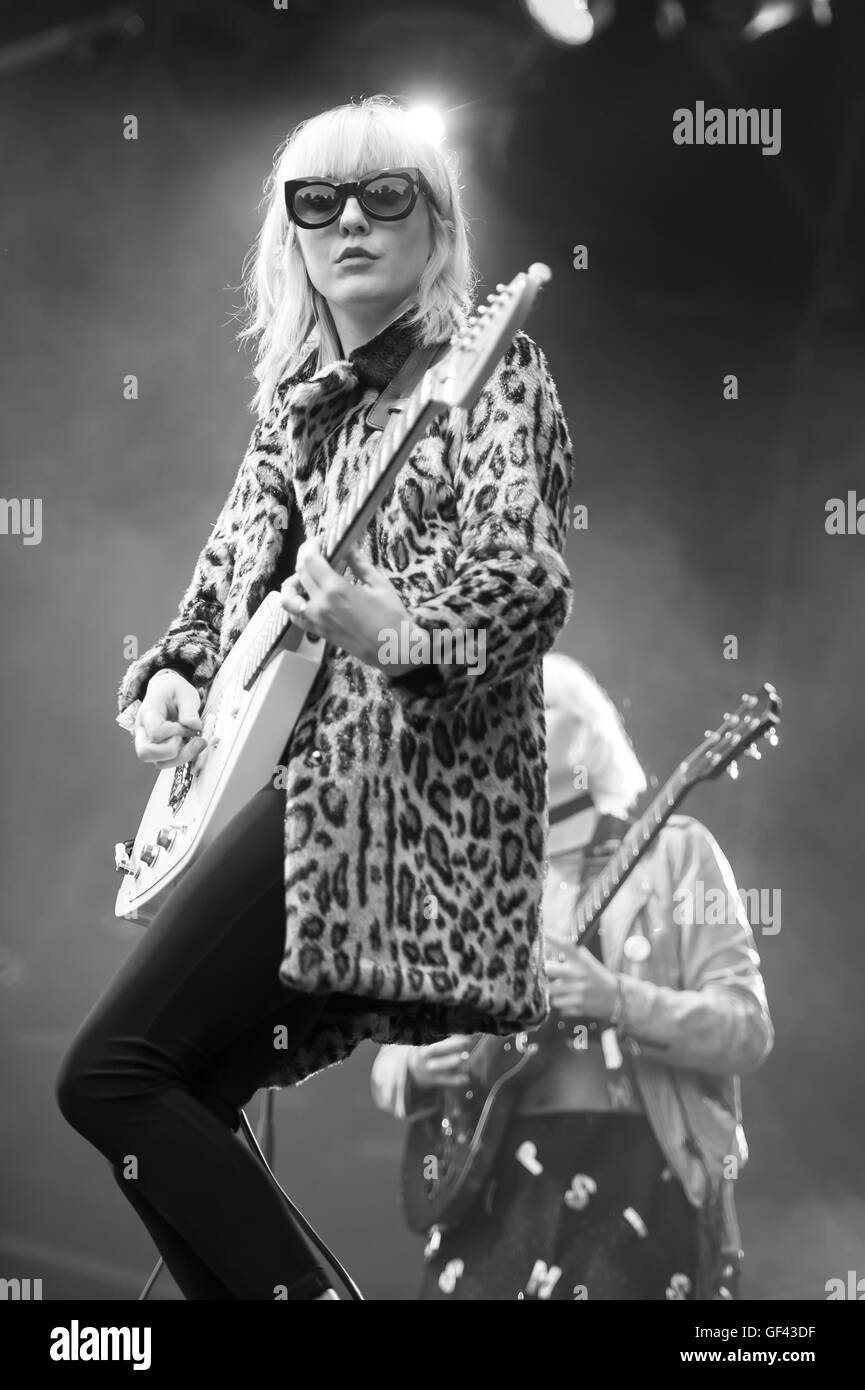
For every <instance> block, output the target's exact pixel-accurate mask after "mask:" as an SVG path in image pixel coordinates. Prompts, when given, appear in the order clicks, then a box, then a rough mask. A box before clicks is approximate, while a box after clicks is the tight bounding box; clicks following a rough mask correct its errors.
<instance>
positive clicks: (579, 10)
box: [523, 0, 616, 45]
mask: <svg viewBox="0 0 865 1390" xmlns="http://www.w3.org/2000/svg"><path fill="white" fill-rule="evenodd" d="M523 4H524V5H525V8H526V10H527V11H528V13H529V14H530V15H531V17H532V19H533V20H534V21H535V23H536V24H537V25H538V27H539V28H541V29H543V31H544V33H545V34H548V35H549V37H550V38H551V39H553V40H554V41H555V42H556V43H560V44H568V45H576V44H583V43H588V42H589V39H593V38H596V37H597V35H598V34H599V33H600V32H601V30H602V29H606V27H607V25H608V24H610V23H611V22H612V20H613V19H615V17H616V0H523Z"/></svg>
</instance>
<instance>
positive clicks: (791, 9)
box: [742, 0, 811, 39]
mask: <svg viewBox="0 0 865 1390" xmlns="http://www.w3.org/2000/svg"><path fill="white" fill-rule="evenodd" d="M810 8H811V0H767V3H766V4H765V5H761V6H760V8H759V9H758V10H757V13H756V14H755V15H754V18H753V19H752V20H750V21H749V23H748V24H746V25H745V27H744V29H743V30H742V38H743V39H759V38H761V37H762V36H763V34H771V33H772V31H773V30H774V29H783V27H784V25H785V24H789V23H790V21H791V20H793V19H798V18H799V16H800V15H801V14H804V13H805V11H806V10H810Z"/></svg>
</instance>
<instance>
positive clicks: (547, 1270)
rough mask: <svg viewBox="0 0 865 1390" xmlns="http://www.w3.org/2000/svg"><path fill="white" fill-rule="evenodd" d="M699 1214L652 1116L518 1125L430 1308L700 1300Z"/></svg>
mask: <svg viewBox="0 0 865 1390" xmlns="http://www.w3.org/2000/svg"><path fill="white" fill-rule="evenodd" d="M698 1256H699V1250H698V1212H697V1209H696V1208H695V1207H693V1206H692V1205H691V1203H690V1202H689V1201H688V1199H687V1197H686V1196H685V1193H684V1190H683V1188H682V1185H681V1183H680V1182H679V1180H678V1179H677V1177H676V1176H675V1174H674V1173H673V1172H672V1171H671V1169H670V1168H669V1167H668V1165H667V1161H666V1159H665V1157H664V1154H663V1152H662V1151H661V1149H660V1147H659V1146H658V1142H657V1140H656V1139H655V1136H654V1134H653V1133H652V1130H651V1127H650V1125H649V1122H648V1120H647V1119H646V1117H645V1115H640V1114H637V1115H622V1114H616V1113H614V1112H612V1113H585V1112H583V1113H561V1114H538V1115H517V1116H515V1117H513V1118H512V1119H511V1121H510V1124H509V1126H508V1128H507V1130H506V1132H505V1135H504V1140H503V1143H502V1146H501V1150H500V1153H499V1159H498V1165H497V1169H496V1170H495V1172H494V1175H493V1177H492V1178H491V1179H490V1181H489V1182H488V1184H487V1187H486V1189H485V1191H484V1192H482V1193H481V1194H480V1196H479V1197H478V1199H477V1202H476V1204H475V1206H474V1208H473V1209H472V1211H471V1212H470V1213H469V1215H468V1216H467V1217H466V1219H465V1221H464V1222H463V1223H462V1224H461V1225H460V1226H459V1227H457V1228H455V1229H454V1230H452V1231H444V1232H442V1233H441V1237H440V1240H439V1239H438V1237H437V1236H435V1235H434V1236H433V1238H432V1240H431V1241H430V1243H429V1244H428V1246H427V1250H426V1263H425V1267H424V1275H423V1281H422V1284H421V1289H420V1292H419V1294H418V1298H419V1299H421V1300H431V1299H432V1300H435V1299H438V1300H450V1301H453V1300H467V1299H567V1300H569V1301H572V1302H573V1301H577V1300H582V1299H693V1298H694V1296H695V1295H694V1290H695V1286H696V1281H697V1261H698Z"/></svg>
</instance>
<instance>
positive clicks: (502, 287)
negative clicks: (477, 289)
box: [496, 285, 507, 294]
mask: <svg viewBox="0 0 865 1390" xmlns="http://www.w3.org/2000/svg"><path fill="white" fill-rule="evenodd" d="M506 289H507V285H496V294H504V292H505V290H506Z"/></svg>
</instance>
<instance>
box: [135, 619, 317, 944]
mask: <svg viewBox="0 0 865 1390" xmlns="http://www.w3.org/2000/svg"><path fill="white" fill-rule="evenodd" d="M284 618H285V610H284V609H283V608H282V605H281V603H280V600H279V594H278V593H276V592H272V593H269V594H267V595H266V596H265V598H264V600H263V601H262V603H261V604H260V605H259V607H258V608H257V609H256V611H255V613H254V614H253V616H252V618H251V619H250V621H249V622H248V624H247V625H246V627H245V628H244V630H243V632H242V633H241V634H240V637H239V638H238V639H237V642H236V643H235V644H234V646H233V647H232V649H231V651H230V652H229V654H228V656H227V657H226V659H225V661H224V662H223V664H222V666H221V667H220V669H219V671H218V672H217V675H216V677H215V679H214V681H213V684H212V685H211V688H210V693H209V695H208V697H207V701H206V703H205V705H204V708H203V710H202V711H201V717H202V731H203V734H204V736H205V738H207V739H208V745H207V747H206V748H204V749H202V751H201V753H199V755H198V756H197V757H196V758H193V759H191V760H190V762H188V763H182V764H180V766H179V767H176V768H166V769H165V771H163V772H160V773H159V775H158V776H157V778H156V782H155V785H154V787H153V791H152V792H151V794H150V799H149V801H148V802H147V806H146V808H145V811H144V816H143V818H142V821H141V824H140V826H139V828H138V833H137V835H136V837H135V839H134V841H133V842H132V848H131V852H128V854H129V857H128V867H127V869H126V872H125V873H124V878H123V883H122V885H121V887H120V891H119V893H118V894H117V901H116V903H115V909H114V911H115V916H117V917H127V918H132V919H133V920H134V921H136V922H145V923H147V922H150V921H151V920H152V919H153V917H154V916H155V915H156V913H157V912H158V911H159V909H160V907H161V906H162V904H163V903H164V901H165V899H166V898H167V897H168V895H169V894H170V893H171V892H173V890H174V889H175V888H176V887H177V885H178V883H180V882H181V880H182V878H183V877H184V875H185V874H186V873H187V872H188V871H189V869H190V868H191V867H192V865H193V864H194V863H195V862H196V860H197V859H199V858H200V857H201V855H202V854H203V852H204V850H205V849H206V848H207V846H208V845H209V844H210V843H211V842H212V841H213V840H214V838H215V837H216V836H217V835H218V834H219V832H220V831H221V830H222V829H223V828H224V827H225V826H226V825H227V824H228V822H229V821H230V820H231V819H232V817H233V816H234V815H236V814H237V812H238V811H240V810H241V809H242V807H243V806H245V805H246V803H247V801H249V800H250V799H251V798H252V797H253V796H254V795H255V793H256V792H257V791H258V790H259V788H261V787H262V786H264V784H265V783H266V782H268V781H269V780H270V779H271V778H272V777H273V775H274V768H275V767H276V765H277V764H278V763H279V760H280V758H281V756H282V753H283V751H284V749H285V746H286V743H287V742H288V739H289V736H290V734H291V731H292V729H293V728H294V725H295V724H296V722H297V719H298V717H299V715H300V712H301V710H302V709H303V706H304V704H305V702H306V698H307V695H308V694H309V691H310V688H311V686H312V683H313V681H314V679H315V676H316V673H317V671H318V668H319V666H320V664H321V659H322V656H323V654H324V645H325V644H324V642H322V641H318V642H311V641H310V640H309V638H308V637H306V635H305V634H302V633H300V632H299V629H297V628H294V627H290V628H289V629H288V636H287V637H286V638H285V639H284V640H283V641H282V642H281V643H280V644H279V645H278V646H277V647H276V648H275V650H274V652H273V654H272V655H271V657H270V659H269V660H268V661H267V662H266V664H265V665H264V666H263V667H262V668H261V670H260V671H259V672H258V674H257V676H256V678H255V680H254V682H253V683H252V685H251V686H250V688H249V689H245V688H244V686H245V671H246V670H247V668H248V665H249V662H250V660H254V659H255V657H256V653H257V652H262V653H263V652H264V651H265V650H266V649H267V646H268V639H269V635H270V634H272V633H273V632H274V631H275V630H276V627H277V624H279V625H281V624H282V622H283V621H284ZM292 646H293V647H294V650H291V647H292Z"/></svg>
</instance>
